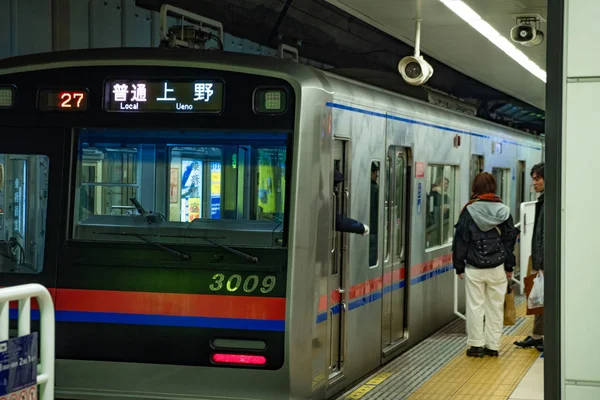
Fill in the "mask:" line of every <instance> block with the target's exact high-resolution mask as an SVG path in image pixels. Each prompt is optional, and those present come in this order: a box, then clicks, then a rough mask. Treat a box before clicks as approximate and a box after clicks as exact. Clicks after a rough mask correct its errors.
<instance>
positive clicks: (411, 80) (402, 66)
mask: <svg viewBox="0 0 600 400" xmlns="http://www.w3.org/2000/svg"><path fill="white" fill-rule="evenodd" d="M398 72H400V75H402V79H404V81H405V82H406V83H408V84H411V85H413V86H421V85H424V84H425V83H426V82H427V81H428V80H429V78H431V76H432V75H433V67H432V66H431V65H429V63H428V62H427V61H425V59H424V58H423V56H421V55H415V56H407V57H404V58H403V59H402V60H400V62H399V63H398Z"/></svg>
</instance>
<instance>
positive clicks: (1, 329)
mask: <svg viewBox="0 0 600 400" xmlns="http://www.w3.org/2000/svg"><path fill="white" fill-rule="evenodd" d="M32 297H35V298H36V299H37V302H38V305H39V308H40V353H39V358H40V364H38V368H37V384H38V385H39V388H40V396H39V399H40V400H54V343H55V340H54V334H55V328H54V326H55V323H54V303H53V302H52V297H51V296H50V292H48V290H47V289H46V288H45V287H44V286H42V285H39V284H37V283H31V284H27V285H20V286H10V287H5V288H2V289H0V341H5V340H8V339H9V324H10V315H9V308H10V302H11V301H18V302H19V307H18V312H19V317H18V336H19V337H20V336H26V335H29V334H30V333H31V298H32Z"/></svg>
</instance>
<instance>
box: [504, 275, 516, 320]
mask: <svg viewBox="0 0 600 400" xmlns="http://www.w3.org/2000/svg"><path fill="white" fill-rule="evenodd" d="M516 322H517V310H516V309H515V293H514V291H513V290H512V286H511V285H510V282H509V283H508V285H507V289H506V294H505V295H504V325H514V324H515V323H516Z"/></svg>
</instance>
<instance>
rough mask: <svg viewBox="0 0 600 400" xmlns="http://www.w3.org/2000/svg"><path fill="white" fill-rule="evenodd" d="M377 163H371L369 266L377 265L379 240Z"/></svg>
mask: <svg viewBox="0 0 600 400" xmlns="http://www.w3.org/2000/svg"><path fill="white" fill-rule="evenodd" d="M378 226H379V161H372V162H371V204H370V221H369V266H371V267H373V266H375V265H377V258H378V257H377V245H378V243H379V242H378V239H379V231H378V229H377V228H378Z"/></svg>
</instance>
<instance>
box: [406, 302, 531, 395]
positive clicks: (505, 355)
mask: <svg viewBox="0 0 600 400" xmlns="http://www.w3.org/2000/svg"><path fill="white" fill-rule="evenodd" d="M525 304H526V302H522V303H521V304H520V305H519V306H517V310H516V311H517V317H525V318H527V322H526V323H525V324H524V325H523V326H522V327H521V328H520V329H519V331H518V332H517V335H515V336H504V337H503V338H502V344H501V346H500V356H499V357H488V356H485V357H484V358H473V357H467V356H466V354H465V353H463V354H461V355H459V356H457V357H456V358H454V359H453V360H452V361H450V362H449V363H448V364H447V365H446V366H445V367H444V368H442V369H441V370H440V371H439V372H438V373H437V374H435V375H434V376H433V377H432V378H431V379H429V380H428V381H427V383H425V384H424V385H423V386H421V387H420V388H419V389H418V390H417V391H416V392H415V393H413V394H412V395H411V396H410V397H409V400H416V399H418V400H442V399H444V400H445V399H452V400H466V399H469V400H482V399H490V400H506V399H508V398H509V397H510V395H511V394H512V392H513V391H514V390H515V388H516V387H517V385H518V384H519V382H520V381H521V379H523V376H524V375H525V373H526V372H527V370H529V368H530V367H531V365H532V364H533V363H534V362H535V360H536V359H538V358H539V357H540V353H539V352H538V351H537V350H535V349H520V348H518V347H516V346H515V345H514V344H513V343H514V342H515V341H516V340H520V339H523V338H524V337H525V336H527V335H528V334H529V333H530V332H531V328H532V325H533V317H532V316H525ZM465 350H466V346H465Z"/></svg>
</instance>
